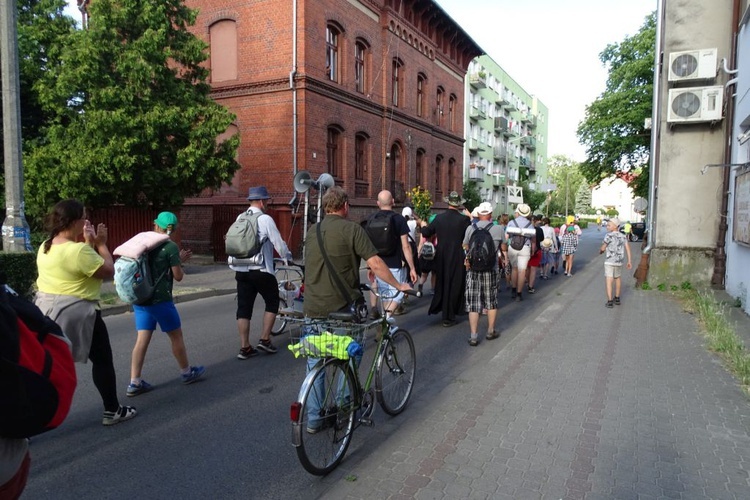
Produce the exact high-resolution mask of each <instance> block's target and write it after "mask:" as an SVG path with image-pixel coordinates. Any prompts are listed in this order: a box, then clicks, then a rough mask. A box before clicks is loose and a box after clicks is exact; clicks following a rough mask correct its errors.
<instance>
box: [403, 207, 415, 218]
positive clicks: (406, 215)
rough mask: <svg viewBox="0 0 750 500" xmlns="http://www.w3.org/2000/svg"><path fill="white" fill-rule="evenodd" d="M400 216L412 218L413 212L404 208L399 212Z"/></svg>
mask: <svg viewBox="0 0 750 500" xmlns="http://www.w3.org/2000/svg"><path fill="white" fill-rule="evenodd" d="M401 215H403V216H404V217H409V218H412V217H414V212H413V211H412V209H411V208H409V207H404V209H403V210H401Z"/></svg>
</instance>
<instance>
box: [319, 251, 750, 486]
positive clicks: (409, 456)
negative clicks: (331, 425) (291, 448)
mask: <svg viewBox="0 0 750 500" xmlns="http://www.w3.org/2000/svg"><path fill="white" fill-rule="evenodd" d="M602 275H603V272H602V269H601V267H600V266H599V265H596V264H592V265H589V266H588V267H587V268H586V269H585V270H581V271H579V272H578V273H577V274H576V275H575V276H573V277H571V278H563V280H564V281H561V282H558V283H556V284H555V286H557V287H558V289H557V290H556V294H557V295H556V296H550V297H547V298H546V299H545V300H544V301H543V302H541V301H536V300H535V299H532V300H525V301H524V302H522V303H517V304H513V305H511V306H510V307H513V306H518V307H521V308H523V309H525V311H526V313H527V314H528V321H527V322H525V323H524V324H523V325H521V326H519V327H517V328H516V331H513V330H512V329H511V331H508V330H505V331H503V332H502V334H503V337H501V340H500V341H494V342H493V343H489V342H483V343H481V344H480V345H479V347H478V348H476V349H473V350H472V351H471V353H470V355H469V356H468V358H467V356H464V355H463V353H457V357H458V358H462V360H461V363H462V366H463V367H465V368H461V369H458V370H456V372H457V373H458V375H457V376H455V378H454V379H453V381H452V382H451V383H450V384H449V385H448V386H447V387H446V388H445V389H443V390H441V391H437V390H430V384H429V382H428V381H418V384H417V390H415V393H414V395H413V396H412V400H411V401H410V404H409V407H408V408H407V409H406V411H405V412H404V413H403V414H402V415H400V416H398V417H395V418H393V419H390V418H387V417H385V416H384V415H383V413H382V412H380V411H379V410H378V415H377V417H378V423H377V425H378V426H379V428H376V430H375V432H377V434H378V435H379V436H380V437H381V438H380V439H379V438H378V437H377V436H373V435H372V434H370V435H368V436H364V434H366V433H368V432H373V430H369V429H363V430H360V431H358V433H357V434H355V436H354V442H355V443H356V442H357V441H359V442H360V443H362V442H367V443H369V445H368V444H363V445H362V446H363V450H362V451H360V450H357V449H356V444H355V445H353V447H352V448H353V449H351V448H350V452H349V453H348V454H347V457H348V458H350V460H347V457H345V458H344V461H343V462H342V464H341V465H340V466H339V468H338V469H336V470H335V471H334V472H332V473H331V474H329V475H328V476H327V477H325V478H323V479H322V481H323V482H325V483H327V484H329V485H330V487H329V488H328V490H327V491H326V493H325V494H324V495H323V497H324V498H326V499H360V498H393V499H402V498H403V499H407V498H409V499H411V498H418V499H428V498H429V499H458V498H470V499H485V498H487V499H503V498H507V499H525V498H533V499H562V498H566V499H577V498H586V499H595V498H596V499H599V498H601V499H626V498H639V499H645V498H654V499H656V498H683V499H687V498H712V499H725V498H726V499H746V498H750V482H749V479H748V478H749V477H750V475H749V474H748V471H750V462H748V457H750V434H749V432H750V405H749V404H748V398H747V396H745V394H743V392H742V391H741V389H740V388H739V387H738V385H737V383H736V382H735V380H734V378H733V377H732V375H731V374H729V373H728V372H727V370H726V369H725V368H724V367H723V365H722V363H721V362H720V361H719V359H718V358H717V357H716V356H715V355H714V354H712V353H710V352H708V351H707V350H706V348H705V347H704V345H703V339H702V337H701V335H700V334H699V327H698V325H697V323H696V321H695V319H694V317H693V316H691V315H689V314H688V313H686V312H684V311H683V310H682V308H681V306H680V304H679V303H677V302H676V301H675V300H674V299H672V298H671V297H670V296H669V295H668V294H667V293H665V292H659V291H657V290H649V291H644V290H635V289H634V288H633V287H632V283H633V279H632V277H631V275H632V273H628V277H627V279H626V281H625V282H624V283H625V284H627V285H628V286H627V287H624V293H623V299H622V300H623V305H621V306H619V307H618V306H615V308H614V309H606V308H605V307H604V302H605V299H604V290H603V288H604V287H603V281H604V280H603V276H602ZM549 283H552V282H551V281H550V282H549ZM545 286H547V285H545ZM505 300H506V301H507V298H506V299H505ZM535 306H536V307H535ZM507 310H509V308H508V309H506V311H507ZM502 311H503V309H501V314H500V321H502ZM506 314H507V313H506ZM744 321H745V325H744V326H742V327H741V328H746V329H747V326H748V321H747V318H745V319H744ZM518 323H520V322H516V324H518ZM429 333H430V334H432V335H434V334H435V333H434V332H429ZM438 334H439V333H438ZM417 335H419V333H417ZM508 339H510V340H508ZM503 340H504V341H503ZM467 349H468V348H467ZM467 359H468V360H469V362H468V363H467V362H466V361H467ZM451 368H455V367H451ZM350 454H351V455H354V456H356V459H355V458H353V457H352V456H350Z"/></svg>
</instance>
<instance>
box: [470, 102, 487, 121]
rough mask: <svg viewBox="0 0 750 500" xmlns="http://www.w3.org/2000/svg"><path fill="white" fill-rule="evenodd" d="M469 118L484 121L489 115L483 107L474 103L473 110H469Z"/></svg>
mask: <svg viewBox="0 0 750 500" xmlns="http://www.w3.org/2000/svg"><path fill="white" fill-rule="evenodd" d="M469 118H471V119H472V120H484V119H485V118H487V113H486V112H485V111H484V109H483V108H482V107H481V106H479V105H478V104H474V103H472V104H471V109H470V110H469Z"/></svg>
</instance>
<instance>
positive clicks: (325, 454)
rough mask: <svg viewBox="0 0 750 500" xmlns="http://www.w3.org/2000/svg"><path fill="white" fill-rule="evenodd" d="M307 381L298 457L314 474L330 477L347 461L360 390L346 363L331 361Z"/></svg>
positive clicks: (299, 427) (300, 416) (324, 364)
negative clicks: (344, 460) (346, 454)
mask: <svg viewBox="0 0 750 500" xmlns="http://www.w3.org/2000/svg"><path fill="white" fill-rule="evenodd" d="M313 373H314V374H311V375H310V376H308V379H305V382H306V384H307V388H306V389H305V390H304V394H303V395H302V398H301V401H300V402H301V408H300V413H299V419H298V427H297V428H296V430H297V432H298V436H297V437H298V439H299V446H297V456H298V457H299V461H300V462H301V463H302V466H303V467H304V468H305V470H307V472H309V473H311V474H315V475H318V476H322V475H325V474H328V473H329V472H330V471H332V470H333V469H334V468H336V466H337V465H338V464H339V462H341V459H342V458H344V454H345V453H346V450H347V448H349V442H350V441H351V439H352V432H353V431H354V416H355V407H356V404H355V403H354V401H355V399H356V398H355V397H354V395H355V394H356V393H355V390H356V385H355V380H354V375H353V374H352V372H351V370H350V368H349V365H348V363H347V362H345V361H339V360H328V361H326V362H324V363H323V364H322V365H318V366H316V367H315V368H314V369H313Z"/></svg>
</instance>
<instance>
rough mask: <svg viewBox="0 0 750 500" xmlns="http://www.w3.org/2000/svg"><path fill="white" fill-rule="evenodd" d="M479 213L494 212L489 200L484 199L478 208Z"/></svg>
mask: <svg viewBox="0 0 750 500" xmlns="http://www.w3.org/2000/svg"><path fill="white" fill-rule="evenodd" d="M476 210H477V213H478V214H479V215H487V214H491V213H492V205H491V204H490V202H488V201H483V202H482V203H480V204H479V206H478V207H477V208H476Z"/></svg>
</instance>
